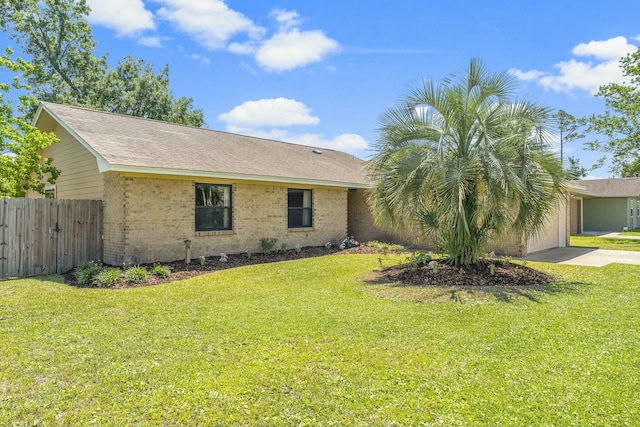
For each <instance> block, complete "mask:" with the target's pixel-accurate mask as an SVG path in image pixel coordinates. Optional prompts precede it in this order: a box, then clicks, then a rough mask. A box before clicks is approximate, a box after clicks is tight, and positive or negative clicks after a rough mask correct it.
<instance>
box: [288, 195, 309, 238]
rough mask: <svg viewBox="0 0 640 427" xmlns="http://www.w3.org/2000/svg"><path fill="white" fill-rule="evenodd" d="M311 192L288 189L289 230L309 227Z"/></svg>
mask: <svg viewBox="0 0 640 427" xmlns="http://www.w3.org/2000/svg"><path fill="white" fill-rule="evenodd" d="M311 217H312V208H311V190H298V189H295V188H290V189H289V228H304V227H311V226H312V224H313V222H312V218H311Z"/></svg>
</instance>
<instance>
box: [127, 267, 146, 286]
mask: <svg viewBox="0 0 640 427" xmlns="http://www.w3.org/2000/svg"><path fill="white" fill-rule="evenodd" d="M125 279H127V282H128V283H132V284H133V283H145V282H146V281H147V269H146V268H144V267H131V268H130V269H129V270H127V271H126V273H125Z"/></svg>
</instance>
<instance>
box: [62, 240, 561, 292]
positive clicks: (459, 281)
mask: <svg viewBox="0 0 640 427" xmlns="http://www.w3.org/2000/svg"><path fill="white" fill-rule="evenodd" d="M349 253H361V254H378V253H380V251H379V250H378V249H376V248H373V247H369V246H358V247H356V248H351V249H344V250H341V249H338V248H336V247H332V248H330V249H327V248H325V247H324V246H320V247H306V248H302V250H301V251H300V253H296V251H295V250H293V249H291V250H287V251H284V252H282V251H279V252H275V253H272V254H269V255H266V254H262V253H256V254H253V255H252V256H251V257H247V255H246V254H243V253H241V254H228V255H227V262H221V261H220V257H219V256H210V257H207V258H205V262H204V264H202V265H200V262H199V260H198V259H197V258H195V259H192V260H191V263H189V264H186V263H185V262H184V260H179V261H173V262H166V263H162V264H163V265H167V266H169V267H170V268H171V275H170V276H169V277H167V278H161V277H156V276H154V275H152V274H150V273H149V275H148V280H147V282H146V283H143V284H129V283H127V282H126V281H125V280H121V281H120V282H119V283H118V284H116V285H115V286H113V288H130V287H139V286H150V285H159V284H163V283H169V282H175V281H177V280H183V279H188V278H191V277H195V276H199V275H201V274H206V273H211V272H214V271H219V270H225V269H228V268H235V267H242V266H246V265H254V264H265V263H270V262H280V261H289V260H295V259H302V258H312V257H318V256H325V255H335V254H349ZM489 264H490V263H489V262H487V261H483V262H482V263H481V264H480V265H478V266H470V267H466V268H464V269H463V271H462V272H461V270H460V268H458V267H452V266H450V265H447V264H446V263H444V262H442V261H441V262H440V263H439V264H438V272H437V273H436V272H434V269H433V268H430V267H427V266H423V267H421V268H419V269H417V270H416V271H412V270H410V269H409V268H408V267H407V266H406V265H396V266H393V267H389V268H387V269H385V270H384V271H383V272H382V273H381V274H382V276H383V277H384V278H385V280H388V281H390V282H396V283H401V284H403V285H411V286H523V285H542V284H546V283H549V282H552V281H553V280H554V278H553V277H552V276H549V275H548V274H545V273H542V272H540V271H537V270H534V269H531V268H529V267H526V266H522V265H517V264H511V263H500V262H494V263H493V264H494V265H495V272H494V274H493V275H491V273H490V270H489ZM141 266H142V267H146V268H147V270H148V271H151V268H153V264H142V265H141ZM62 276H63V278H64V281H65V283H67V284H68V285H71V286H76V287H81V285H79V284H78V283H77V281H76V278H75V276H74V272H73V270H72V271H69V272H67V273H64V274H63V275H62Z"/></svg>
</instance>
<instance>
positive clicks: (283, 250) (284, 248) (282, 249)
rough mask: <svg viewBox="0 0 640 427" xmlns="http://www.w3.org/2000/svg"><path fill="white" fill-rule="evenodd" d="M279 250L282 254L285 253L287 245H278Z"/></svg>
mask: <svg viewBox="0 0 640 427" xmlns="http://www.w3.org/2000/svg"><path fill="white" fill-rule="evenodd" d="M280 250H281V251H282V253H285V252H287V244H286V243H284V242H282V244H281V245H280Z"/></svg>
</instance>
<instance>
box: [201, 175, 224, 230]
mask: <svg viewBox="0 0 640 427" xmlns="http://www.w3.org/2000/svg"><path fill="white" fill-rule="evenodd" d="M215 230H231V186H230V185H217V184H196V231H215Z"/></svg>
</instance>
